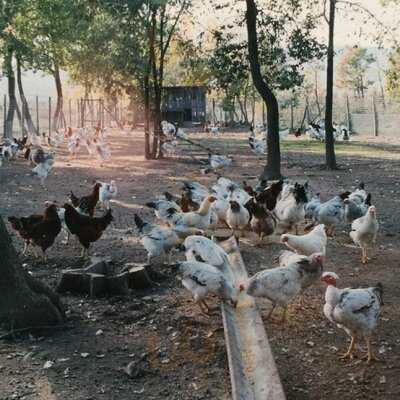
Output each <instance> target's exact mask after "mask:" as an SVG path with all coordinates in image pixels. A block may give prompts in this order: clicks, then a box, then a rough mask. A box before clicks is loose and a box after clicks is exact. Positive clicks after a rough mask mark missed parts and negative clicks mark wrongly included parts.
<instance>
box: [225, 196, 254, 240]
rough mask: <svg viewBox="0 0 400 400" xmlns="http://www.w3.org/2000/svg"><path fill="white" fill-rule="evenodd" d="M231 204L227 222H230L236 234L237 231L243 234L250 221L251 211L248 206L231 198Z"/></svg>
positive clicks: (229, 224) (230, 226) (227, 213)
mask: <svg viewBox="0 0 400 400" xmlns="http://www.w3.org/2000/svg"><path fill="white" fill-rule="evenodd" d="M229 205H230V207H229V208H228V211H227V212H226V223H227V224H228V226H229V228H231V229H232V232H233V234H234V235H235V234H236V232H237V231H239V232H240V233H241V235H243V234H244V232H243V231H244V230H245V229H246V227H247V226H248V225H249V222H250V213H249V211H248V210H247V208H245V207H244V206H243V205H242V204H240V203H238V202H237V201H234V200H231V201H230V202H229Z"/></svg>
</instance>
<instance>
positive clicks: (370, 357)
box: [363, 337, 380, 364]
mask: <svg viewBox="0 0 400 400" xmlns="http://www.w3.org/2000/svg"><path fill="white" fill-rule="evenodd" d="M365 341H366V343H367V349H368V351H367V354H366V355H365V356H364V357H363V358H364V359H365V358H366V359H367V363H368V364H371V362H372V361H380V360H379V358H378V357H377V356H376V355H375V354H374V353H373V352H372V349H371V340H370V338H369V337H366V338H365Z"/></svg>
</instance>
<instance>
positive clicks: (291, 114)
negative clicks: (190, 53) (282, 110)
mask: <svg viewBox="0 0 400 400" xmlns="http://www.w3.org/2000/svg"><path fill="white" fill-rule="evenodd" d="M263 103H264V102H263ZM292 132H293V99H290V133H292Z"/></svg>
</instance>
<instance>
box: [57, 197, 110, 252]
mask: <svg viewBox="0 0 400 400" xmlns="http://www.w3.org/2000/svg"><path fill="white" fill-rule="evenodd" d="M64 209H65V216H64V217H65V224H66V225H67V228H68V230H69V231H70V232H71V233H72V234H73V235H76V236H77V238H78V240H79V243H80V244H81V245H82V254H81V257H84V256H88V253H89V247H90V244H91V243H94V242H96V241H97V240H99V239H100V238H101V236H102V235H103V232H104V231H105V230H106V228H107V227H108V226H109V225H110V224H111V222H112V220H113V217H112V213H111V209H108V210H107V211H106V213H105V214H104V215H103V216H102V217H98V218H92V217H90V216H87V215H82V214H81V213H79V212H78V211H77V210H75V208H74V207H72V206H71V204H68V203H66V204H64Z"/></svg>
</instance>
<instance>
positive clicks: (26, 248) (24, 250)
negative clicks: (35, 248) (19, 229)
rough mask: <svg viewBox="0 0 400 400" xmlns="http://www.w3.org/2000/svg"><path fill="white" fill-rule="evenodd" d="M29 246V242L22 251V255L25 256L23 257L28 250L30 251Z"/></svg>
mask: <svg viewBox="0 0 400 400" xmlns="http://www.w3.org/2000/svg"><path fill="white" fill-rule="evenodd" d="M28 245H29V243H28V242H25V244H24V249H23V250H22V255H23V256H24V255H25V253H26V250H28Z"/></svg>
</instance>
